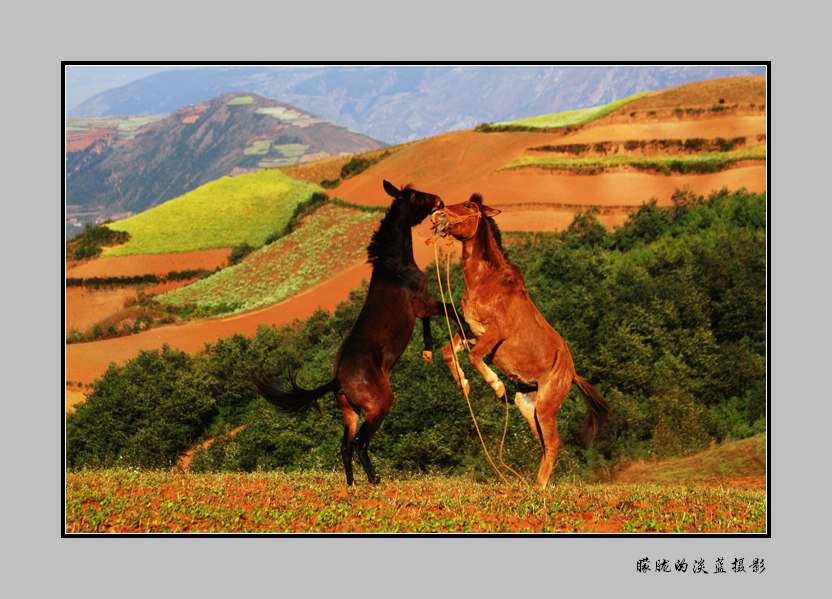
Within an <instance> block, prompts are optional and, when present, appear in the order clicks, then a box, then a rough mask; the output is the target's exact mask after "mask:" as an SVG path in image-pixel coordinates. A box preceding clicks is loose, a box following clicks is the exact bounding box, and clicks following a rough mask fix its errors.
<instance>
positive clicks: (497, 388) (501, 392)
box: [491, 381, 506, 397]
mask: <svg viewBox="0 0 832 599" xmlns="http://www.w3.org/2000/svg"><path fill="white" fill-rule="evenodd" d="M491 388H492V389H494V393H496V394H497V397H504V396H505V394H506V386H505V385H504V384H503V381H497V382H496V383H495V384H494V385H493V386H492V387H491Z"/></svg>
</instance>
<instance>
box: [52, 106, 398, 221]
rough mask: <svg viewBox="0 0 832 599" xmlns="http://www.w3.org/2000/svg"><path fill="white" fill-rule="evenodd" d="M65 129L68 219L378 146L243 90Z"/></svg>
mask: <svg viewBox="0 0 832 599" xmlns="http://www.w3.org/2000/svg"><path fill="white" fill-rule="evenodd" d="M66 127H67V144H66V150H67V156H66V203H67V219H68V220H70V221H71V220H72V219H75V222H79V221H82V220H87V221H89V220H95V219H98V220H102V219H113V218H124V217H125V216H130V215H132V214H138V213H141V212H143V211H145V210H147V209H148V208H152V207H154V206H158V205H160V204H162V203H164V202H166V201H167V200H170V199H172V198H175V197H178V196H180V195H182V194H184V193H187V192H189V191H191V190H193V189H196V188H197V187H199V186H200V185H203V184H205V183H208V182H210V181H213V180H215V179H218V178H220V177H223V176H228V175H236V174H242V173H248V172H254V171H257V170H261V169H263V168H269V167H276V166H287V165H290V164H296V163H301V162H306V161H309V160H314V159H317V158H321V157H324V156H331V155H339V154H344V153H355V152H361V151H365V150H371V149H376V148H380V147H382V146H383V144H382V143H381V142H378V141H376V140H374V139H371V138H369V137H366V136H364V135H359V134H357V133H354V132H352V131H349V130H348V129H346V128H344V127H340V126H336V125H333V124H332V123H329V122H327V121H324V120H322V119H320V118H318V117H316V116H315V115H312V114H310V113H308V112H306V111H303V110H300V109H298V108H295V107H294V106H291V105H289V104H285V103H282V102H277V101H275V100H270V99H267V98H263V97H261V96H257V95H255V94H250V93H226V94H222V95H220V96H217V97H214V98H213V99H210V100H206V101H204V102H201V103H199V104H192V105H189V106H186V107H185V108H180V109H179V110H176V111H175V112H173V113H172V114H170V115H169V116H166V117H163V118H160V117H156V118H152V119H143V120H141V119H137V118H132V119H127V118H122V119H106V120H101V121H95V120H89V119H87V120H72V119H70V120H68V121H67V123H66ZM128 133H129V134H128Z"/></svg>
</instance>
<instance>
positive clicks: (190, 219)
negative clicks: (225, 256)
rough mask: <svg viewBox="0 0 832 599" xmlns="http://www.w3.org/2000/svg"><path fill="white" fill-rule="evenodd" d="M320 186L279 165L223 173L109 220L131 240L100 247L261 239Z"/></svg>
mask: <svg viewBox="0 0 832 599" xmlns="http://www.w3.org/2000/svg"><path fill="white" fill-rule="evenodd" d="M318 191H322V190H321V188H320V187H318V186H317V185H314V184H311V183H304V182H302V181H297V180H295V179H292V178H290V177H288V176H287V175H285V174H283V173H282V172H280V171H278V170H263V171H258V172H256V173H251V174H248V175H240V176H237V177H222V178H220V179H217V180H216V181H212V182H211V183H207V184H205V185H203V186H201V187H199V188H197V189H195V190H193V191H191V192H189V193H187V194H185V195H182V196H180V197H178V198H175V199H173V200H170V201H168V202H165V203H164V204H162V205H160V206H157V207H156V208H153V209H151V210H148V211H147V212H143V213H141V214H137V215H136V216H133V217H130V218H128V219H125V220H121V221H117V222H114V223H111V224H109V225H108V227H109V228H110V229H112V230H115V231H126V232H127V233H129V234H130V241H128V242H127V243H125V244H123V245H119V246H116V247H112V248H107V249H105V250H104V252H103V255H104V256H125V255H139V254H168V253H173V252H189V251H193V250H205V249H213V248H231V247H236V246H237V245H240V244H242V243H248V244H250V245H251V246H253V247H259V246H261V245H263V243H264V242H265V240H266V238H268V237H269V235H271V234H272V233H274V232H276V231H280V230H282V229H283V228H284V227H285V226H286V224H287V223H288V222H289V219H290V218H291V216H292V213H293V211H294V209H295V207H296V206H297V205H298V204H299V203H300V202H302V201H304V200H306V199H307V198H309V197H310V196H311V195H312V194H313V193H315V192H318Z"/></svg>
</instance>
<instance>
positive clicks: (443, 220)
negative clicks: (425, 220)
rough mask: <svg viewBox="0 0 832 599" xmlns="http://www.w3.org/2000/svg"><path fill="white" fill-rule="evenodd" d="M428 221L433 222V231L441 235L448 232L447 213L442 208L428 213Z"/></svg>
mask: <svg viewBox="0 0 832 599" xmlns="http://www.w3.org/2000/svg"><path fill="white" fill-rule="evenodd" d="M430 222H431V223H432V224H433V226H432V229H433V232H434V233H435V234H437V235H441V236H442V237H446V236H447V235H448V233H450V224H451V222H450V221H449V220H448V215H447V214H445V212H444V211H443V210H437V211H436V212H434V213H432V214H431V215H430Z"/></svg>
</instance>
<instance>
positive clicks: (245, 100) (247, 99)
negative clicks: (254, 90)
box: [227, 96, 254, 106]
mask: <svg viewBox="0 0 832 599" xmlns="http://www.w3.org/2000/svg"><path fill="white" fill-rule="evenodd" d="M253 103H254V98H252V97H251V96H237V97H236V98H233V99H231V100H229V101H228V104H227V105H228V106H237V105H239V104H253Z"/></svg>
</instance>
